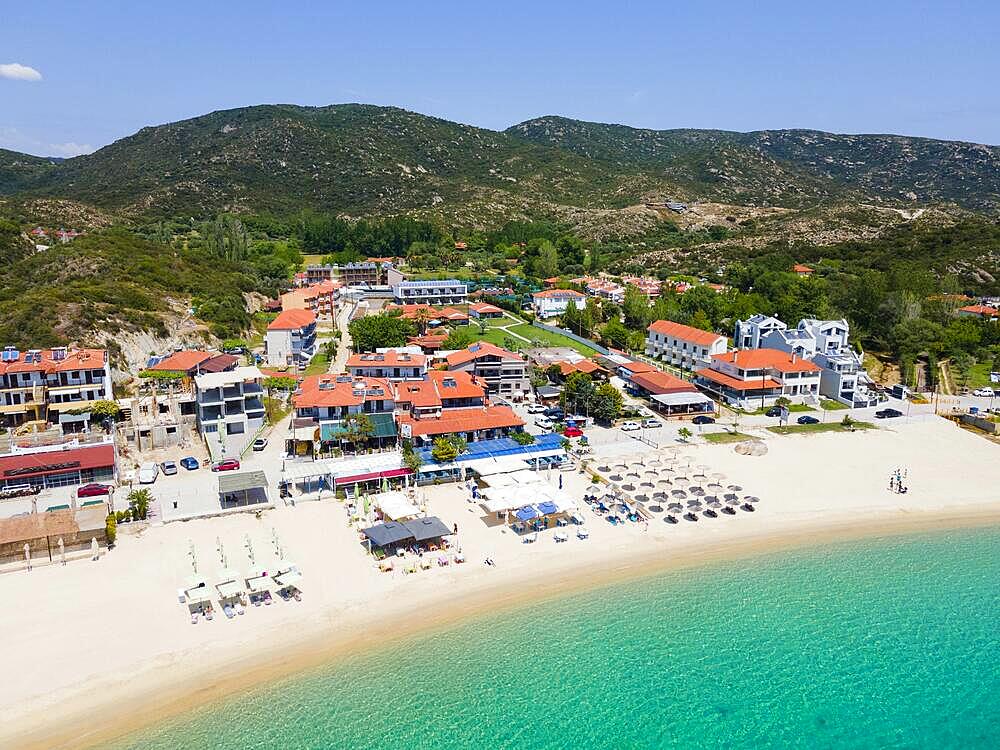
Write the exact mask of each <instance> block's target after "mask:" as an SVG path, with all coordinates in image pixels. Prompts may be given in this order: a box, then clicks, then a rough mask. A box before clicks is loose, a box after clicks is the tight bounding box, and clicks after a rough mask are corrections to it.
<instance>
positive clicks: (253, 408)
mask: <svg viewBox="0 0 1000 750" xmlns="http://www.w3.org/2000/svg"><path fill="white" fill-rule="evenodd" d="M244 406H245V410H246V413H247V414H248V415H249V414H251V413H253V414H257V413H260V414H263V413H264V402H263V401H261V400H260V399H257V398H251V399H247V401H246V403H245V404H244Z"/></svg>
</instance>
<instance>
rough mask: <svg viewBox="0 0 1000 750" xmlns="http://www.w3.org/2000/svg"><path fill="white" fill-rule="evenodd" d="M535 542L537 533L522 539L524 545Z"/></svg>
mask: <svg viewBox="0 0 1000 750" xmlns="http://www.w3.org/2000/svg"><path fill="white" fill-rule="evenodd" d="M537 541H538V532H537V531H536V532H534V533H533V534H528V535H527V536H526V537H524V543H525V544H532V543H534V542H537Z"/></svg>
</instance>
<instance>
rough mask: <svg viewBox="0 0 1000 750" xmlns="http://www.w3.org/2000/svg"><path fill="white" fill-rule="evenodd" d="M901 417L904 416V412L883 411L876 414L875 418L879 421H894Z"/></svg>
mask: <svg viewBox="0 0 1000 750" xmlns="http://www.w3.org/2000/svg"><path fill="white" fill-rule="evenodd" d="M901 416H903V412H901V411H900V410H899V409H881V410H879V411H877V412H875V417H876V418H877V419H893V418H895V417H901Z"/></svg>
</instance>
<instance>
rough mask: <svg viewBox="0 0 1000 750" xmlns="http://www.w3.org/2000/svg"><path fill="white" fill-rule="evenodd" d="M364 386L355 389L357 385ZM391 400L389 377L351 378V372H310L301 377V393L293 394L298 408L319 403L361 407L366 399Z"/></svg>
mask: <svg viewBox="0 0 1000 750" xmlns="http://www.w3.org/2000/svg"><path fill="white" fill-rule="evenodd" d="M356 383H361V384H364V389H363V390H362V389H357V390H355V387H354V386H355V384H356ZM372 400H375V401H379V400H381V401H392V400H393V392H392V387H391V386H390V384H389V381H388V380H383V379H381V378H352V377H351V376H349V375H310V376H308V377H305V378H302V382H301V383H300V384H299V392H298V393H296V394H295V396H293V397H292V403H293V404H294V405H295V408H296V409H302V408H309V407H320V406H360V405H361V404H363V403H364V402H365V401H372Z"/></svg>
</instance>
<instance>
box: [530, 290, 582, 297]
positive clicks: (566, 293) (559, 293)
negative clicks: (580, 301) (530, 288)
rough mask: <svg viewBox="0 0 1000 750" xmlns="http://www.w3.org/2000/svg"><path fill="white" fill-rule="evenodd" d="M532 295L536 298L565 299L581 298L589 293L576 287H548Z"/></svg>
mask: <svg viewBox="0 0 1000 750" xmlns="http://www.w3.org/2000/svg"><path fill="white" fill-rule="evenodd" d="M531 296H532V297H534V298H536V299H537V298H539V297H541V298H542V299H563V298H566V297H573V298H580V297H586V296H587V295H586V294H584V293H583V292H578V291H576V290H575V289H546V290H544V291H541V292H535V293H534V294H532V295H531Z"/></svg>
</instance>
